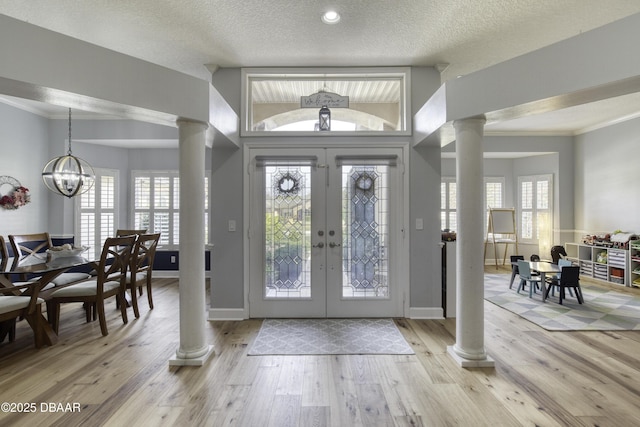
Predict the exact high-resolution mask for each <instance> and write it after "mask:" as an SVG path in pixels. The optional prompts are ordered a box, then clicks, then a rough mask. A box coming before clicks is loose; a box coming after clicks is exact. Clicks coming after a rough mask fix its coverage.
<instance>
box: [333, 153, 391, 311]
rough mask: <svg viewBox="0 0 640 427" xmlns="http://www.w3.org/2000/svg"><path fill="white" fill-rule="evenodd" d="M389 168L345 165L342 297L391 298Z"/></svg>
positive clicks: (343, 167) (343, 183)
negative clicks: (389, 281) (389, 278)
mask: <svg viewBox="0 0 640 427" xmlns="http://www.w3.org/2000/svg"><path fill="white" fill-rule="evenodd" d="M389 191H390V188H389V175H388V166H348V165H346V166H342V194H343V199H342V224H343V230H342V247H343V252H342V255H343V256H342V268H343V275H342V277H343V283H342V297H343V298H369V299H372V298H388V297H389V283H388V275H389V250H388V248H389V241H388V240H389Z"/></svg>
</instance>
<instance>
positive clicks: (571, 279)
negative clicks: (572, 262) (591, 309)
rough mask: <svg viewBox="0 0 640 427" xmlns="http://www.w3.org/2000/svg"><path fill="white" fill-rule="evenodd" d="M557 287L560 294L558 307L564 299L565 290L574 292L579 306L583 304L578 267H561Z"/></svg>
mask: <svg viewBox="0 0 640 427" xmlns="http://www.w3.org/2000/svg"><path fill="white" fill-rule="evenodd" d="M557 286H558V287H559V288H560V292H559V304H560V305H562V300H563V299H564V298H565V293H564V290H565V289H573V290H575V293H576V298H577V300H578V303H579V304H582V303H584V296H583V295H582V288H581V287H580V267H578V266H565V267H562V272H561V275H560V280H559V281H558V284H557ZM550 288H551V287H550ZM547 295H549V289H547Z"/></svg>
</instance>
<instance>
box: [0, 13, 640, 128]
mask: <svg viewBox="0 0 640 427" xmlns="http://www.w3.org/2000/svg"><path fill="white" fill-rule="evenodd" d="M330 8H334V9H335V10H337V11H338V12H339V13H340V14H341V17H342V19H341V21H340V22H339V23H338V24H335V25H326V24H324V23H322V22H321V20H320V16H321V14H322V13H323V12H324V11H326V10H328V9H330ZM638 12H640V1H638V0H606V1H603V0H561V1H559V0H536V1H532V0H331V1H322V0H315V1H313V0H241V1H240V0H171V1H158V0H126V1H125V0H92V1H77V0H57V1H51V0H29V1H25V0H0V13H1V14H5V15H8V16H11V17H14V18H17V19H20V20H23V21H26V22H29V23H31V24H35V25H38V26H41V27H44V28H48V29H51V30H53V31H56V32H60V33H63V34H66V35H69V36H72V37H76V38H79V39H82V40H85V41H87V42H90V43H94V44H96V45H100V46H103V47H106V48H109V49H113V50H115V51H118V52H121V53H125V54H129V55H132V56H135V57H138V58H141V59H144V60H147V61H150V62H153V63H156V64H159V65H163V66H166V67H168V68H171V69H174V70H178V71H181V72H184V73H187V74H190V75H193V76H196V77H199V78H203V79H207V80H208V79H209V78H210V73H209V71H208V70H207V67H206V65H209V66H211V65H216V66H221V67H266V66H278V67H295V66H308V67H310V66H412V65H427V66H434V65H437V64H449V65H448V67H447V68H445V69H444V71H443V73H442V77H443V80H448V79H450V78H454V77H456V76H458V75H463V74H468V73H471V72H473V71H477V70H479V69H483V68H486V67H488V66H490V65H493V64H496V63H499V62H502V61H505V60H507V59H510V58H513V57H515V56H518V55H521V54H524V53H527V52H530V51H532V50H535V49H538V48H541V47H544V46H547V45H549V44H552V43H555V42H557V41H560V40H563V39H566V38H569V37H572V36H575V35H577V34H579V33H581V32H584V31H588V30H590V29H593V28H596V27H599V26H602V25H605V24H607V23H610V22H612V21H615V20H617V19H620V18H623V17H625V16H628V15H631V14H634V13H638ZM636 105H637V104H636ZM594 108H595V107H594ZM611 108H612V107H611V106H610V107H609V110H611ZM625 108H626V110H625V113H626V114H632V113H633V112H631V113H629V112H628V111H627V110H629V108H631V107H629V106H627V107H625ZM585 114H586V113H585ZM621 114H623V113H621ZM547 121H548V119H547ZM525 125H526V126H534V125H532V124H530V123H525V124H522V126H525ZM580 125H581V126H585V124H584V123H581V124H580ZM591 125H593V123H591ZM514 126H515V125H514ZM587 126H589V124H587Z"/></svg>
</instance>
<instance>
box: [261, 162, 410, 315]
mask: <svg viewBox="0 0 640 427" xmlns="http://www.w3.org/2000/svg"><path fill="white" fill-rule="evenodd" d="M371 151H372V150H370V149H369V150H367V153H370V152H371ZM391 151H393V150H391ZM358 154H361V151H357V150H356V151H353V150H342V149H341V150H333V149H306V150H295V151H294V152H292V151H291V150H287V151H281V150H268V151H266V152H265V151H262V150H257V151H256V152H254V154H253V155H252V160H251V161H252V163H253V165H254V168H253V172H252V173H253V176H252V179H251V182H252V186H251V187H252V190H251V197H250V207H249V209H250V212H251V215H250V216H251V220H250V231H251V232H250V259H251V269H250V292H249V307H250V315H251V317H361V316H371V317H380V316H402V315H403V311H402V310H403V307H402V298H401V295H402V290H401V289H400V286H398V284H397V281H396V282H395V283H394V280H393V272H394V270H393V268H392V267H393V260H394V256H397V253H398V252H399V240H398V239H399V238H400V235H401V233H400V230H401V228H402V226H401V223H396V225H394V222H393V221H394V219H396V218H397V219H400V218H401V215H400V212H401V203H399V202H400V198H399V197H398V196H397V194H396V193H400V192H399V191H397V188H398V187H401V182H400V181H401V180H399V174H398V168H397V167H396V160H395V159H396V158H397V157H398V153H397V152H389V150H386V151H384V150H383V152H382V153H381V154H380V155H378V156H377V157H374V158H372V157H371V156H370V155H369V156H368V157H366V156H358ZM400 154H401V151H400ZM394 207H395V208H394Z"/></svg>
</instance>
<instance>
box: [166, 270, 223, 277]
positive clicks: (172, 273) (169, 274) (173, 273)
mask: <svg viewBox="0 0 640 427" xmlns="http://www.w3.org/2000/svg"><path fill="white" fill-rule="evenodd" d="M153 277H159V278H163V279H178V278H180V271H178V270H153ZM204 277H205V278H207V279H210V278H211V272H210V271H205V272H204Z"/></svg>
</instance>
